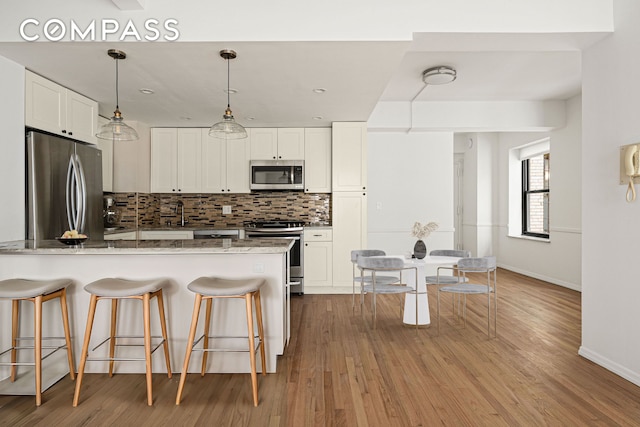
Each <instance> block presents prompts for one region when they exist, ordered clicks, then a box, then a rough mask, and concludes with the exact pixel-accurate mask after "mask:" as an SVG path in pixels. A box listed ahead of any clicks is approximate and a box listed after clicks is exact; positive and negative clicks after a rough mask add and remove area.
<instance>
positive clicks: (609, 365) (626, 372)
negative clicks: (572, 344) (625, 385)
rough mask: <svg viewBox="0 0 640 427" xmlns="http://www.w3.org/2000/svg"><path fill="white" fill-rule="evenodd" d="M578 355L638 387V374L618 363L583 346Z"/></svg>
mask: <svg viewBox="0 0 640 427" xmlns="http://www.w3.org/2000/svg"><path fill="white" fill-rule="evenodd" d="M578 354H579V355H580V356H582V357H584V358H585V359H589V360H590V361H592V362H593V363H596V364H598V365H600V366H602V367H603V368H605V369H607V370H609V371H611V372H613V373H614V374H616V375H618V376H620V377H622V378H624V379H625V380H627V381H630V382H632V383H633V384H635V385H637V386H640V373H638V372H633V371H631V370H630V369H628V368H625V367H624V366H622V365H620V364H619V363H616V362H614V361H613V360H611V359H609V358H606V357H604V356H602V355H601V354H600V353H598V352H595V351H592V350H590V349H588V348H587V347H585V346H580V349H579V350H578Z"/></svg>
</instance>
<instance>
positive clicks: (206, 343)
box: [200, 297, 213, 377]
mask: <svg viewBox="0 0 640 427" xmlns="http://www.w3.org/2000/svg"><path fill="white" fill-rule="evenodd" d="M206 302H207V309H206V310H205V315H204V338H203V341H202V348H204V349H207V348H209V327H210V326H211V307H212V305H213V298H211V297H208V298H206ZM208 358H209V352H208V351H203V352H202V368H201V369H200V376H201V377H204V373H205V371H206V370H207V359H208Z"/></svg>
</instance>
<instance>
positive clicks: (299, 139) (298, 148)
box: [247, 128, 304, 160]
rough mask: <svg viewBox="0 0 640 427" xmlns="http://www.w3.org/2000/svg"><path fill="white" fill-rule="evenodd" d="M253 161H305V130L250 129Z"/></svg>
mask: <svg viewBox="0 0 640 427" xmlns="http://www.w3.org/2000/svg"><path fill="white" fill-rule="evenodd" d="M247 131H249V137H250V139H251V160H303V159H304V128H250V129H247Z"/></svg>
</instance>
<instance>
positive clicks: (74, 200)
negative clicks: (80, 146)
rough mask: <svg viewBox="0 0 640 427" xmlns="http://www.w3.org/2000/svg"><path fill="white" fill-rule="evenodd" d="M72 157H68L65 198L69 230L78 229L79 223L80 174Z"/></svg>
mask: <svg viewBox="0 0 640 427" xmlns="http://www.w3.org/2000/svg"><path fill="white" fill-rule="evenodd" d="M74 157H75V156H74V155H71V157H69V168H68V169H67V189H66V198H67V221H68V223H69V230H78V226H79V225H80V224H79V222H80V218H79V213H80V212H79V211H80V203H81V200H82V199H81V195H80V176H79V173H78V167H77V165H76V162H75V158H74Z"/></svg>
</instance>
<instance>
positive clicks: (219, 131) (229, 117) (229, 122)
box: [209, 49, 247, 139]
mask: <svg viewBox="0 0 640 427" xmlns="http://www.w3.org/2000/svg"><path fill="white" fill-rule="evenodd" d="M220 56H221V57H222V58H224V59H225V60H226V61H227V109H226V110H225V111H224V115H223V116H222V121H221V122H218V123H216V124H214V125H213V126H211V128H209V135H211V136H213V137H214V138H220V139H243V138H246V137H247V130H246V129H245V128H244V127H243V126H242V125H241V124H238V123H236V121H235V119H234V118H233V114H232V113H231V102H230V100H229V94H230V93H231V91H230V90H229V60H230V59H234V58H235V57H236V56H237V55H236V52H235V51H233V50H227V49H225V50H221V51H220Z"/></svg>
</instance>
